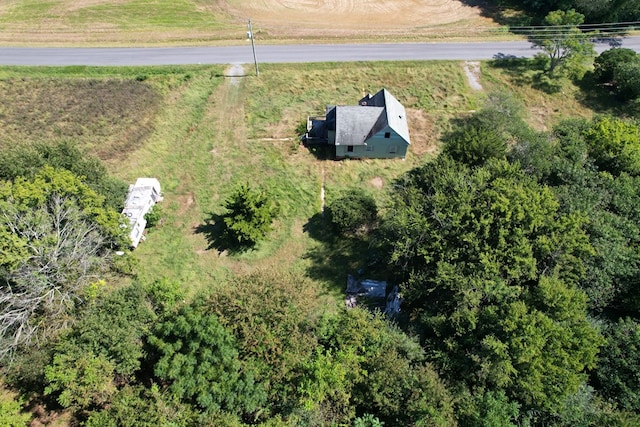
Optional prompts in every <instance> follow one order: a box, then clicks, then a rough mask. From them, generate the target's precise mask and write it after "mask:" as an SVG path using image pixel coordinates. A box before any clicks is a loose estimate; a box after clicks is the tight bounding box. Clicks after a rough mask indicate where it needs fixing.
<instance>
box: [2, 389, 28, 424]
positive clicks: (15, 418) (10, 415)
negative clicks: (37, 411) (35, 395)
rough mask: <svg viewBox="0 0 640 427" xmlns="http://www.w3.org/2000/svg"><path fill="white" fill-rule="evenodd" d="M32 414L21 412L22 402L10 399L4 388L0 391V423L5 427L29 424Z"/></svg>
mask: <svg viewBox="0 0 640 427" xmlns="http://www.w3.org/2000/svg"><path fill="white" fill-rule="evenodd" d="M31 418H32V416H31V414H30V413H24V412H23V404H22V402H20V401H19V400H15V399H12V398H11V397H10V395H8V394H6V393H5V392H4V390H2V393H0V425H2V426H5V427H24V426H26V425H29V421H30V420H31Z"/></svg>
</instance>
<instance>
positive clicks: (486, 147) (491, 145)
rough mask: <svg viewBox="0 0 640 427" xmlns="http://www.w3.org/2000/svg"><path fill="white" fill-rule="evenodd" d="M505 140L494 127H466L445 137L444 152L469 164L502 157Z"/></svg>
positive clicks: (505, 149)
mask: <svg viewBox="0 0 640 427" xmlns="http://www.w3.org/2000/svg"><path fill="white" fill-rule="evenodd" d="M506 151H507V141H506V140H505V138H504V137H503V136H502V135H500V133H499V132H498V131H497V130H496V129H495V128H485V127H480V128H477V127H470V126H469V127H466V128H464V129H461V130H460V131H458V132H456V133H455V134H454V135H452V136H451V137H450V138H448V139H447V141H446V145H445V147H444V151H443V152H444V154H446V155H448V156H451V157H452V158H453V159H454V160H457V161H459V162H461V163H465V164H467V165H470V166H480V165H483V164H484V163H485V162H486V161H487V160H489V159H494V158H501V157H502V158H504V156H505V153H506Z"/></svg>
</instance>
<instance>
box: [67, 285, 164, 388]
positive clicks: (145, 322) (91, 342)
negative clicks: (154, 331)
mask: <svg viewBox="0 0 640 427" xmlns="http://www.w3.org/2000/svg"><path fill="white" fill-rule="evenodd" d="M154 288H155V286H154ZM150 300H151V298H150V297H149V296H148V295H147V291H146V290H145V289H143V286H142V285H139V284H134V285H130V286H127V287H124V288H121V289H118V290H116V291H115V292H112V293H110V294H109V295H106V296H103V295H101V294H98V295H96V297H95V300H94V301H91V303H90V304H89V305H88V307H87V308H86V309H85V311H84V312H83V313H82V315H81V316H80V318H79V319H78V320H77V321H76V323H75V324H74V325H73V326H72V328H71V329H70V330H69V331H68V333H66V334H65V335H64V336H63V337H62V339H61V340H60V342H59V343H58V345H56V347H55V351H56V354H58V355H65V356H67V357H68V358H70V359H71V360H73V359H74V358H78V357H81V356H82V355H84V354H95V355H97V356H103V357H104V358H105V359H107V360H109V361H110V363H112V364H113V371H114V374H115V375H117V376H118V378H119V379H120V381H123V382H129V381H131V380H132V379H133V376H134V374H135V373H136V372H137V371H138V370H140V369H141V363H142V360H143V359H144V357H145V355H146V352H145V350H144V348H143V346H144V340H145V338H146V336H147V335H148V334H149V332H150V330H151V327H152V325H153V322H154V321H155V320H156V319H157V316H156V314H155V313H154V312H153V311H152V310H151V309H150V307H149V306H150V304H149V303H150Z"/></svg>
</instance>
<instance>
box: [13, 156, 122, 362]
mask: <svg viewBox="0 0 640 427" xmlns="http://www.w3.org/2000/svg"><path fill="white" fill-rule="evenodd" d="M127 239H128V237H127V234H126V225H125V222H124V218H123V217H122V216H121V215H120V214H119V213H117V212H116V211H114V210H111V209H109V208H107V207H105V204H104V198H103V197H102V196H100V195H98V194H97V193H95V192H94V191H93V190H91V189H90V188H89V187H88V186H87V185H85V184H84V183H83V182H82V180H81V179H79V178H78V177H76V176H75V175H73V174H72V173H71V172H68V171H66V170H63V169H53V168H51V167H48V166H46V167H44V168H43V169H42V170H41V171H40V172H39V173H37V174H36V175H35V176H34V177H33V178H32V179H26V178H17V179H16V180H15V181H13V182H9V181H7V182H2V181H0V247H1V248H2V253H0V266H1V267H2V268H0V342H1V345H0V359H3V358H6V357H10V356H11V355H12V354H13V352H14V351H15V349H16V348H17V347H18V346H20V345H23V344H29V343H30V342H32V340H33V339H34V338H36V337H40V338H44V337H45V336H47V335H48V333H50V332H54V331H57V330H58V329H60V328H61V327H63V326H64V325H65V323H66V321H67V319H66V315H67V314H68V313H69V312H70V311H71V310H72V308H73V307H74V306H75V305H76V304H77V302H79V301H81V300H82V296H83V291H84V289H85V288H86V287H87V286H88V285H89V284H90V283H92V282H95V281H97V280H98V279H99V278H100V277H101V276H102V275H103V274H104V273H105V272H106V269H108V268H109V266H110V257H111V255H112V253H113V249H115V248H117V247H119V246H121V245H126V241H127Z"/></svg>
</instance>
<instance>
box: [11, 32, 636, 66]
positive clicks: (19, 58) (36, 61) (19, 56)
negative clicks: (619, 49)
mask: <svg viewBox="0 0 640 427" xmlns="http://www.w3.org/2000/svg"><path fill="white" fill-rule="evenodd" d="M622 46H623V47H628V48H631V49H635V50H636V51H638V52H640V37H630V38H627V39H625V40H624V41H623V43H622ZM608 48H609V46H608V45H607V44H599V45H598V46H597V50H599V51H602V50H605V49H608ZM535 53H536V51H535V50H534V49H532V48H531V45H530V44H529V43H528V42H517V41H511V42H478V43H402V44H344V45H327V44H315V45H287V46H274V45H260V44H259V42H258V44H257V46H256V54H257V57H258V62H329V61H337V62H339V61H395V60H432V59H449V60H481V59H491V58H494V57H497V56H501V55H505V56H510V55H512V56H518V57H529V56H533V55H534V54H535ZM252 62H253V56H252V53H251V46H250V44H248V43H247V45H245V46H224V47H169V48H20V47H0V65H113V66H123V65H175V64H234V63H252Z"/></svg>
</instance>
